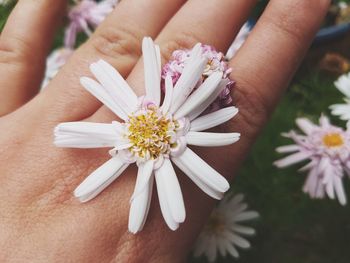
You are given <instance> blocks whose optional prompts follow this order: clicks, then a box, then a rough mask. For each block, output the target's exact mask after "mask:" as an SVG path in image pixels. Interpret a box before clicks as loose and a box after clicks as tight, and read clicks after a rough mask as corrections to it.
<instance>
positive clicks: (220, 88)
mask: <svg viewBox="0 0 350 263" xmlns="http://www.w3.org/2000/svg"><path fill="white" fill-rule="evenodd" d="M229 82H230V80H228V79H222V80H221V81H220V83H219V85H217V87H216V89H215V91H214V92H213V93H212V94H211V96H210V97H209V98H208V99H207V100H206V101H204V102H203V103H201V104H200V105H198V107H197V108H195V109H193V110H192V111H191V112H190V114H189V115H188V116H187V117H188V118H189V119H190V120H194V119H195V118H197V117H198V116H199V115H200V114H201V113H202V112H203V111H205V109H207V108H208V107H209V105H210V104H212V103H213V101H214V100H216V98H217V97H218V96H219V94H220V93H221V92H222V91H223V90H224V89H225V87H226V86H227V84H228V83H229Z"/></svg>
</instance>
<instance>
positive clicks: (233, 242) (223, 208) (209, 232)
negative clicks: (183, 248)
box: [193, 194, 259, 262]
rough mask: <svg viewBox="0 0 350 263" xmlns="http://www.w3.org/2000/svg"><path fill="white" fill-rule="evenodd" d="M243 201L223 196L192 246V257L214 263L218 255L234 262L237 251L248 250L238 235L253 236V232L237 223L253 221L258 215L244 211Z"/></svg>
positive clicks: (238, 198) (243, 239) (235, 197)
mask: <svg viewBox="0 0 350 263" xmlns="http://www.w3.org/2000/svg"><path fill="white" fill-rule="evenodd" d="M243 199H244V196H243V195H242V194H237V195H235V196H234V197H231V195H227V196H225V198H224V199H223V200H222V201H221V202H220V203H219V205H218V206H217V207H216V208H215V209H214V210H213V212H212V213H211V215H210V218H209V221H208V222H207V224H206V225H205V226H204V228H203V230H202V232H201V233H200V234H199V236H198V239H197V241H196V243H195V247H194V251H193V254H194V256H195V257H200V256H202V255H204V256H206V258H207V259H208V261H209V262H214V261H215V260H216V259H217V257H218V254H220V255H221V256H222V257H226V256H227V255H230V256H232V257H235V258H238V257H239V253H238V250H237V247H240V248H244V249H247V248H249V247H250V243H249V241H248V240H247V239H245V238H244V237H242V236H241V235H248V236H249V235H254V234H255V230H254V229H253V228H251V227H247V226H243V225H242V224H241V223H242V222H244V221H248V220H252V219H255V218H257V217H259V214H258V213H257V212H256V211H247V208H248V205H247V204H246V203H245V202H243Z"/></svg>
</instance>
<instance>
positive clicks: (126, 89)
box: [98, 59, 138, 109]
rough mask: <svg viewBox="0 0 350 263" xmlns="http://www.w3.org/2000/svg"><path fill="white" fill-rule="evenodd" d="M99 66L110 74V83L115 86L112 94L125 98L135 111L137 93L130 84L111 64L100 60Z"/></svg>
mask: <svg viewBox="0 0 350 263" xmlns="http://www.w3.org/2000/svg"><path fill="white" fill-rule="evenodd" d="M98 64H99V65H100V66H101V67H102V68H103V69H104V70H105V72H106V73H107V74H108V76H109V78H110V80H109V82H110V83H111V84H113V86H112V87H113V89H111V90H110V92H111V93H113V94H116V93H117V94H116V97H117V96H123V98H124V99H125V102H126V103H128V105H129V107H130V108H131V109H134V108H135V107H136V105H137V102H138V99H137V96H136V94H135V92H134V91H133V90H132V89H131V87H130V86H129V84H128V83H127V82H126V81H125V79H124V78H123V77H122V76H121V75H120V73H119V72H118V71H117V70H116V69H115V68H114V67H113V66H112V65H110V64H109V63H107V62H106V61H104V60H102V59H101V60H99V61H98Z"/></svg>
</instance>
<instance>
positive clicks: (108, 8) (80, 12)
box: [64, 0, 118, 48]
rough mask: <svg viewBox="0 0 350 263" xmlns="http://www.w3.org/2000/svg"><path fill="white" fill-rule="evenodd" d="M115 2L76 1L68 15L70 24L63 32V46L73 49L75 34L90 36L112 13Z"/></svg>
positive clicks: (108, 0)
mask: <svg viewBox="0 0 350 263" xmlns="http://www.w3.org/2000/svg"><path fill="white" fill-rule="evenodd" d="M117 2H118V0H104V1H101V2H95V1H93V0H81V1H77V5H76V6H74V7H73V8H71V10H70V11H69V14H68V18H69V20H70V23H69V25H68V27H67V28H66V32H65V38H64V44H65V46H66V47H68V48H74V46H75V42H76V38H77V34H78V33H80V32H85V34H86V35H88V36H90V35H91V34H92V31H93V30H94V29H95V28H96V27H97V26H98V25H99V24H100V23H101V22H102V21H103V20H104V19H105V18H106V16H107V15H108V14H109V13H111V12H112V11H113V8H114V6H115V5H116V4H117Z"/></svg>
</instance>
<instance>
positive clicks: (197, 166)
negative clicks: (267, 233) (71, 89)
mask: <svg viewBox="0 0 350 263" xmlns="http://www.w3.org/2000/svg"><path fill="white" fill-rule="evenodd" d="M200 47H201V44H197V45H196V46H195V47H194V48H193V50H192V53H191V58H190V61H189V63H188V64H187V65H186V67H185V69H184V72H183V74H182V75H181V77H180V79H179V80H178V81H177V83H176V85H175V87H173V85H172V81H171V78H170V77H168V78H167V79H166V87H165V89H166V91H165V98H164V100H163V103H162V105H161V104H160V101H161V89H160V82H161V58H160V50H159V46H156V45H154V43H153V41H152V39H150V38H144V39H143V43H142V53H143V60H144V71H145V91H146V95H145V96H144V97H139V98H138V97H137V96H136V95H135V93H134V92H133V90H132V89H131V88H130V87H129V85H128V84H127V82H126V81H125V80H124V79H123V78H122V76H121V75H120V74H119V73H118V71H117V70H115V69H114V68H113V67H112V66H111V65H109V64H108V63H107V62H105V61H103V60H100V61H98V62H97V63H93V64H92V65H91V66H90V69H91V71H92V73H93V74H94V76H95V77H96V79H97V80H98V81H95V80H93V79H91V78H87V77H82V78H81V84H82V85H83V86H84V87H85V89H86V90H88V91H89V92H90V93H91V94H92V95H94V96H95V97H96V98H97V99H99V100H100V101H101V102H102V103H103V104H105V105H106V106H107V107H108V108H109V109H110V110H111V111H112V112H114V113H115V114H116V115H117V116H118V117H119V118H120V119H122V121H123V122H119V121H114V122H113V123H111V124H106V123H87V122H73V123H62V124H60V125H58V126H57V127H56V129H55V144H56V145H57V146H59V147H74V148H97V147H114V149H113V150H111V151H110V154H111V155H112V158H111V159H110V160H109V161H107V162H106V163H105V164H103V165H102V166H101V167H100V168H98V169H97V170H96V171H94V172H93V173H92V174H91V175H89V176H88V177H87V178H86V179H85V180H84V181H83V182H82V183H81V184H80V185H79V186H78V187H77V188H76V189H75V191H74V195H75V196H76V197H77V198H79V199H80V201H81V202H86V201H89V200H91V199H92V198H94V197H95V196H97V195H98V194H99V193H100V192H102V191H103V190H104V189H105V188H106V187H107V186H108V185H109V184H111V183H112V182H113V181H114V180H115V179H116V178H118V176H119V175H121V174H122V173H123V171H124V170H125V169H126V168H127V167H128V166H129V165H130V164H131V163H136V164H137V166H138V175H137V180H136V186H135V191H134V194H133V196H132V198H131V208H130V216H129V230H130V231H131V232H132V233H136V232H138V231H140V230H141V229H142V228H143V225H144V223H145V221H146V217H147V213H148V209H149V205H150V201H151V195H152V188H153V178H154V177H155V180H156V184H157V191H158V197H159V202H160V207H161V211H162V214H163V217H164V219H165V221H166V223H167V225H168V226H169V228H170V229H172V230H175V229H177V228H178V227H179V223H182V222H183V221H184V220H185V216H186V215H185V214H186V213H185V206H184V201H183V198H182V193H181V188H180V185H179V182H178V179H177V176H176V174H175V171H174V168H173V165H172V163H171V161H172V162H173V163H175V164H176V165H177V166H178V167H179V168H180V169H181V170H182V171H183V172H184V173H185V174H187V176H188V177H189V178H190V179H191V180H192V181H193V182H194V183H195V184H196V185H197V186H198V187H199V188H201V189H202V190H203V191H204V192H205V193H207V194H208V195H210V196H211V197H213V198H215V199H221V198H222V197H223V193H225V192H226V191H227V190H228V189H229V183H228V182H227V180H226V179H225V178H224V177H223V176H222V175H220V174H219V173H218V172H216V171H215V170H214V169H213V168H212V167H210V166H209V165H208V164H207V163H206V162H205V161H203V160H202V159H201V158H200V157H199V156H198V155H197V154H195V153H194V152H193V151H192V150H191V149H190V148H188V147H187V145H196V146H209V147H210V146H223V145H228V144H232V143H234V142H236V141H238V140H239V137H240V134H238V133H208V132H201V131H203V130H207V129H209V128H212V127H214V126H217V125H220V124H222V123H224V122H226V121H228V120H229V119H231V118H232V117H234V116H235V115H236V114H237V112H238V110H237V108H235V107H228V108H225V109H221V110H218V111H216V112H213V113H211V114H207V115H203V116H201V117H198V116H199V115H200V114H201V113H202V112H203V111H204V110H205V109H206V108H207V107H208V106H209V105H210V104H211V103H212V102H213V101H214V100H215V99H216V97H217V96H218V95H219V94H220V92H221V91H222V90H223V89H224V88H225V86H226V84H227V81H229V80H226V79H222V74H223V73H222V72H216V73H214V74H212V75H211V76H210V77H208V78H207V79H206V80H205V81H204V82H203V83H202V85H201V87H199V88H198V89H196V90H195V91H194V92H192V90H193V89H194V88H195V86H196V83H197V82H198V80H199V79H200V78H201V76H202V72H203V70H204V68H205V66H206V64H207V59H206V58H203V57H202V56H201V49H200ZM160 105H161V106H160ZM170 160H171V161H170Z"/></svg>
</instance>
